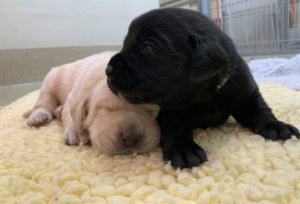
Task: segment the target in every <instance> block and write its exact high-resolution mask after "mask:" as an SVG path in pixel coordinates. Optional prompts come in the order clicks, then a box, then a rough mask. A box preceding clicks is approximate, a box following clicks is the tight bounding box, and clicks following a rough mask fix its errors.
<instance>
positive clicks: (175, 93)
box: [106, 9, 229, 107]
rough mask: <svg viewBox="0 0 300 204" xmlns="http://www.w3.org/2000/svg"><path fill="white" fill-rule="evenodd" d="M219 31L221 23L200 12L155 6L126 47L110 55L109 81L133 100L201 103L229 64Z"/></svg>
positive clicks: (136, 23)
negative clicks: (215, 22) (218, 24)
mask: <svg viewBox="0 0 300 204" xmlns="http://www.w3.org/2000/svg"><path fill="white" fill-rule="evenodd" d="M218 35H220V31H219V30H218V28H217V27H216V26H215V25H214V24H213V23H212V22H210V20H208V19H207V18H206V17H204V16H202V15H201V14H199V13H197V12H193V11H188V10H183V9H160V10H153V11H150V12H148V13H146V14H144V15H142V16H140V17H138V18H136V19H135V20H134V21H133V22H132V23H131V25H130V27H129V30H128V34H127V36H126V38H125V40H124V45H123V48H122V50H121V51H120V52H119V53H118V54H117V55H115V56H114V57H113V58H112V59H111V60H110V62H109V64H108V67H107V69H106V74H107V78H108V85H109V87H110V89H111V90H112V91H113V92H114V93H115V94H117V95H121V96H122V97H124V98H125V99H127V100H128V101H129V102H132V103H155V104H158V105H160V106H162V107H173V106H174V107H177V106H184V105H187V104H188V103H190V104H191V103H195V102H199V100H202V99H205V98H207V97H209V95H210V94H211V92H212V91H214V90H215V89H216V87H217V85H218V83H220V81H221V80H222V78H223V77H224V75H225V74H224V70H226V67H228V66H227V65H228V61H229V60H228V56H227V54H226V52H225V50H224V48H223V47H222V46H221V45H220V43H219V41H220V36H218ZM196 92H197V97H194V96H193V95H195V94H196ZM201 98H202V99H201ZM195 100H197V101H195Z"/></svg>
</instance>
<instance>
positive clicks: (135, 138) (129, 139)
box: [121, 133, 142, 148]
mask: <svg viewBox="0 0 300 204" xmlns="http://www.w3.org/2000/svg"><path fill="white" fill-rule="evenodd" d="M121 137H122V140H123V142H124V145H125V146H126V147H129V148H132V147H135V146H136V145H137V144H138V143H139V141H140V140H141V137H142V136H141V135H140V134H136V133H131V134H122V135H121Z"/></svg>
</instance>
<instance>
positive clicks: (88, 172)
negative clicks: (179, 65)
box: [0, 84, 300, 204]
mask: <svg viewBox="0 0 300 204" xmlns="http://www.w3.org/2000/svg"><path fill="white" fill-rule="evenodd" d="M260 89H261V92H262V94H263V96H264V97H265V99H266V101H267V102H268V104H269V105H270V107H271V108H272V109H273V111H274V113H275V115H276V116H277V117H278V118H279V119H280V120H282V121H284V122H287V123H290V124H293V125H295V126H296V127H297V128H300V92H297V91H294V90H291V89H289V88H287V87H285V86H282V85H278V84H264V85H261V86H260ZM37 96H38V92H37V91H36V92H33V93H30V94H28V95H26V96H24V97H22V98H20V99H18V100H17V101H15V102H14V103H12V104H10V105H8V106H6V107H3V108H1V109H0V203H1V204H4V203H22V204H24V203H72V204H76V203H180V204H184V203H224V204H225V203H261V204H262V203H264V204H271V203H293V204H298V203H300V182H299V181H300V141H299V140H297V139H295V138H292V139H290V140H287V141H285V142H281V141H278V142H272V141H265V139H264V138H262V137H261V136H258V135H255V134H253V133H252V132H250V131H249V130H248V129H246V128H242V127H241V126H240V125H239V124H237V123H236V122H235V121H234V120H233V119H232V118H230V119H229V120H228V121H227V122H226V123H225V124H224V125H222V126H219V127H218V128H209V129H207V130H196V131H195V132H194V139H195V141H196V142H197V143H198V144H201V146H202V147H203V148H204V149H205V150H206V151H207V155H208V159H209V161H208V162H205V163H203V164H202V165H201V166H199V167H194V168H191V169H183V170H179V169H173V168H172V167H171V166H170V164H164V163H163V161H162V156H161V150H160V148H157V149H156V150H154V151H152V152H150V153H147V154H136V153H133V154H129V155H118V156H109V155H105V154H103V153H101V152H99V151H96V150H95V149H92V148H91V147H90V146H88V145H84V146H72V147H70V146H66V145H64V143H63V137H62V135H63V127H62V126H61V125H60V123H59V122H58V121H52V122H51V123H50V124H48V125H47V126H42V127H40V128H38V129H37V128H30V127H28V126H27V125H26V122H25V119H24V118H22V113H23V112H24V111H26V110H28V109H29V108H30V107H32V106H33V104H34V102H35V101H36V98H37Z"/></svg>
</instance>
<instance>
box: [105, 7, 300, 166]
mask: <svg viewBox="0 0 300 204" xmlns="http://www.w3.org/2000/svg"><path fill="white" fill-rule="evenodd" d="M107 76H108V85H109V87H110V88H111V90H112V91H113V92H114V93H115V94H118V95H121V96H122V97H124V98H126V99H127V100H128V101H129V102H132V103H155V104H158V105H160V106H161V108H162V110H161V112H160V114H159V116H158V122H159V125H160V127H161V133H162V138H161V145H162V148H163V156H164V160H166V161H168V160H171V164H172V165H173V166H174V167H181V168H184V167H191V166H196V165H199V164H200V163H202V162H204V161H206V160H207V156H206V153H205V152H204V150H203V149H202V148H201V147H199V146H198V145H197V144H195V143H194V141H193V138H192V130H193V129H195V128H207V127H213V126H218V125H220V124H222V123H224V122H225V121H226V120H227V118H228V117H229V115H232V116H233V117H234V118H235V119H236V120H237V121H238V122H239V123H240V124H242V125H243V126H245V127H248V128H250V129H251V130H252V131H253V132H255V133H257V134H261V135H262V136H263V137H265V138H266V139H272V140H278V139H283V140H285V139H289V138H290V137H291V136H292V135H296V136H299V132H298V130H297V129H296V128H295V127H293V126H291V125H288V124H285V123H283V122H280V121H278V120H277V119H276V118H275V116H274V115H273V114H272V111H271V109H270V108H269V107H268V105H267V104H266V103H265V101H264V99H263V98H262V96H261V94H260V92H259V89H258V87H257V84H256V83H255V81H254V79H253V77H252V75H251V73H250V71H249V68H248V66H247V64H246V63H245V62H244V61H243V59H242V58H241V57H240V56H239V55H238V54H237V52H236V50H235V47H234V45H233V43H232V41H231V39H230V38H229V37H227V36H226V35H225V34H224V33H222V31H221V30H219V28H218V27H217V26H216V25H215V24H214V23H213V22H211V21H210V20H209V19H208V18H206V17H205V16H203V15H201V14H200V13H197V12H193V11H189V10H183V9H174V8H172V9H160V10H153V11H150V12H148V13H146V14H144V15H142V16H140V17H138V18H137V19H135V20H134V21H133V22H132V23H131V25H130V28H129V31H128V34H127V36H126V38H125V41H124V46H123V49H122V50H121V52H120V53H118V54H117V55H115V56H114V57H113V58H112V59H111V61H110V63H109V66H108V68H107Z"/></svg>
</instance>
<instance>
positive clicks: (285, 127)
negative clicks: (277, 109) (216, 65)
mask: <svg viewBox="0 0 300 204" xmlns="http://www.w3.org/2000/svg"><path fill="white" fill-rule="evenodd" d="M235 68H236V71H235V73H236V74H235V75H234V76H233V77H232V78H231V79H230V80H229V81H228V83H226V85H225V86H224V88H223V89H222V90H221V92H223V94H224V96H226V98H227V102H228V103H229V104H230V105H229V106H230V107H231V108H230V109H231V110H232V115H233V117H234V118H235V119H236V120H237V121H238V122H239V123H240V124H242V125H243V126H245V127H248V128H250V129H251V130H252V131H253V132H254V133H257V134H260V135H262V136H263V137H264V138H266V139H271V140H286V139H289V138H291V137H292V135H295V136H297V137H298V138H299V136H300V134H299V131H298V129H297V128H295V127H294V126H292V125H289V124H286V123H284V122H281V121H279V120H278V119H277V118H276V117H275V116H274V114H273V113H272V110H271V109H270V108H269V106H268V105H267V103H266V102H265V100H264V99H263V97H262V95H261V93H260V91H259V89H258V87H257V85H256V83H255V81H254V79H253V77H252V75H251V73H250V70H249V68H248V66H247V64H246V63H245V62H244V61H243V60H242V59H241V58H238V59H237V61H236V64H235Z"/></svg>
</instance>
